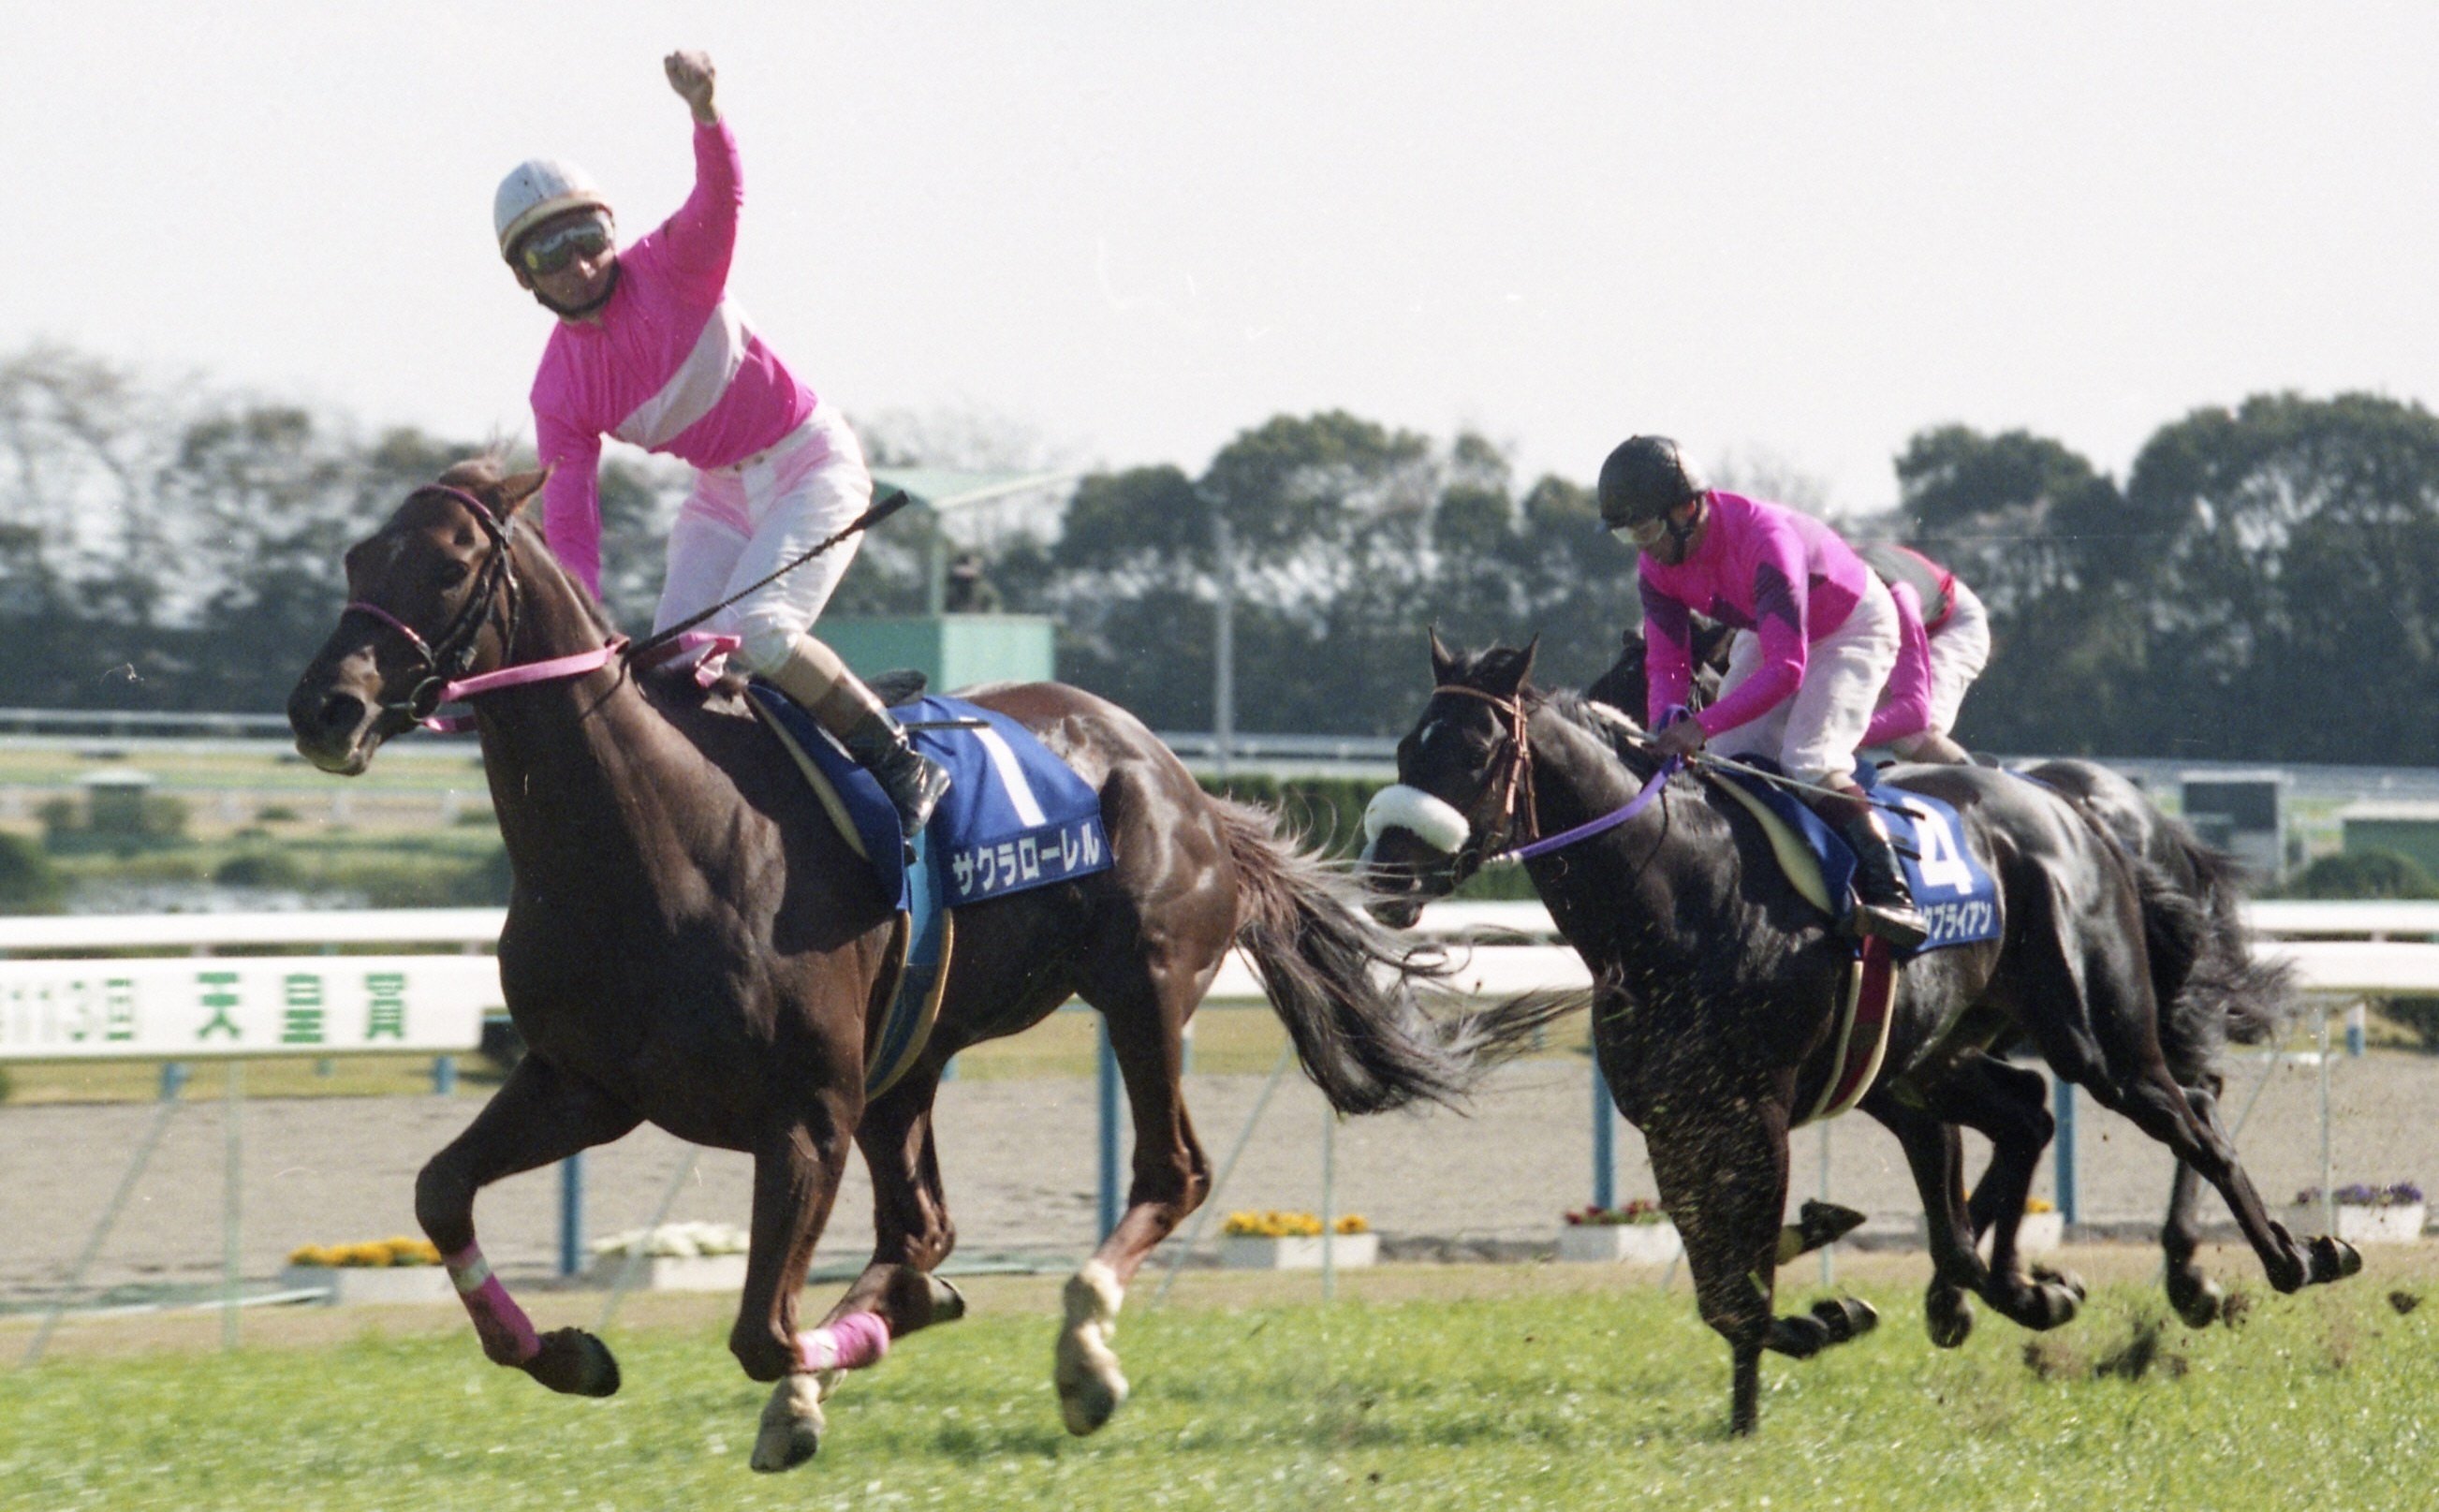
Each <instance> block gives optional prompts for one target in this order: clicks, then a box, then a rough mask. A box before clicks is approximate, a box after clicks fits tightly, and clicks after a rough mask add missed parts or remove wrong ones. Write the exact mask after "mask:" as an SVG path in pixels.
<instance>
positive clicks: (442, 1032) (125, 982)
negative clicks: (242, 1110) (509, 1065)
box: [0, 955, 501, 1060]
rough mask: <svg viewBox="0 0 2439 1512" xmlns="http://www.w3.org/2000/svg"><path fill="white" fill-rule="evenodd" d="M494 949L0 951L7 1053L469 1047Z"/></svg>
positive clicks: (488, 993) (224, 1053) (492, 997)
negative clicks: (132, 954)
mask: <svg viewBox="0 0 2439 1512" xmlns="http://www.w3.org/2000/svg"><path fill="white" fill-rule="evenodd" d="M500 1002H501V994H500V969H499V963H498V962H497V961H496V960H494V959H493V958H492V957H490V956H488V955H302V956H284V957H275V956H246V957H239V958H231V957H226V956H204V957H198V956H189V957H185V958H182V959H177V960H131V961H0V1060H87V1059H104V1058H106V1059H121V1058H126V1059H151V1060H159V1059H176V1060H191V1059H199V1058H208V1057H228V1056H245V1057H258V1056H279V1055H303V1056H329V1055H364V1054H367V1053H375V1052H384V1051H405V1052H414V1051H421V1052H424V1053H426V1054H429V1053H432V1052H436V1051H442V1052H445V1051H454V1050H471V1049H472V1048H473V1047H474V1046H475V1045H476V1044H477V1043H478V1042H480V1041H481V1039H482V1029H483V1012H484V1010H485V1009H486V1008H490V1007H492V1006H495V1005H498V1004H499V1003H500Z"/></svg>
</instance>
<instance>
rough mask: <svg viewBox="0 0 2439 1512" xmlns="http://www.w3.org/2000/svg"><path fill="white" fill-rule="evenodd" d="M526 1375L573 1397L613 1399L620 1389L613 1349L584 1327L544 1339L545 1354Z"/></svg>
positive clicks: (553, 1332) (530, 1362) (527, 1366)
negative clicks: (608, 1397)
mask: <svg viewBox="0 0 2439 1512" xmlns="http://www.w3.org/2000/svg"><path fill="white" fill-rule="evenodd" d="M525 1374H526V1375H528V1376H531V1377H532V1378H533V1379H536V1380H538V1381H541V1382H542V1383H543V1385H545V1386H547V1387H549V1388H550V1389H551V1390H553V1391H555V1392H560V1393H562V1394H563V1395H566V1396H614V1395H616V1393H617V1390H618V1360H617V1357H616V1356H614V1355H613V1354H611V1353H610V1346H609V1345H607V1344H605V1343H602V1342H601V1341H600V1340H598V1339H596V1338H594V1337H593V1336H592V1335H591V1334H589V1333H586V1332H585V1331H584V1330H583V1329H581V1328H554V1329H552V1330H551V1331H550V1332H548V1333H546V1334H543V1336H542V1351H541V1352H540V1353H539V1354H537V1355H535V1356H534V1357H533V1358H532V1359H531V1360H528V1361H525Z"/></svg>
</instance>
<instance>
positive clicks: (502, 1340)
mask: <svg viewBox="0 0 2439 1512" xmlns="http://www.w3.org/2000/svg"><path fill="white" fill-rule="evenodd" d="M440 1263H441V1264H442V1265H444V1266H446V1267H447V1268H448V1271H449V1279H450V1280H451V1281H453V1282H454V1283H455V1284H456V1287H457V1300H458V1301H460V1302H462V1303H464V1304H466V1311H467V1314H468V1315H469V1316H470V1317H472V1319H473V1320H474V1332H475V1334H476V1335H477V1336H479V1337H480V1338H481V1339H482V1341H483V1353H484V1354H485V1355H487V1356H489V1357H490V1359H491V1360H492V1361H495V1362H496V1363H499V1364H503V1365H522V1364H524V1363H525V1361H528V1360H531V1359H532V1358H533V1357H534V1356H536V1355H538V1354H541V1353H542V1340H541V1338H540V1337H539V1336H537V1335H536V1334H535V1333H534V1325H533V1320H532V1319H531V1318H528V1317H526V1316H525V1308H523V1307H518V1306H517V1304H516V1299H515V1298H513V1297H511V1296H509V1295H508V1289H507V1287H504V1286H502V1285H501V1284H500V1278H499V1277H498V1276H495V1275H493V1274H492V1273H491V1267H490V1262H489V1261H487V1260H485V1259H484V1258H483V1249H482V1246H480V1245H477V1244H470V1245H468V1246H466V1247H465V1248H464V1249H462V1250H460V1251H458V1252H457V1253H456V1254H450V1255H443V1256H442V1257H441V1262H440Z"/></svg>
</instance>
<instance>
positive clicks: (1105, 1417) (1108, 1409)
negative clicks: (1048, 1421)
mask: <svg viewBox="0 0 2439 1512" xmlns="http://www.w3.org/2000/svg"><path fill="white" fill-rule="evenodd" d="M1126 1399H1127V1378H1126V1377H1125V1376H1123V1375H1121V1374H1120V1373H1119V1372H1118V1371H1117V1369H1116V1368H1115V1367H1114V1365H1113V1368H1112V1369H1111V1370H1110V1371H1109V1372H1108V1373H1107V1374H1106V1375H1104V1374H1099V1373H1095V1372H1083V1373H1079V1374H1078V1375H1077V1376H1076V1377H1075V1378H1074V1379H1069V1378H1068V1377H1067V1376H1066V1375H1065V1374H1064V1373H1061V1375H1060V1376H1059V1420H1060V1421H1061V1422H1063V1423H1065V1424H1066V1425H1067V1432H1071V1433H1073V1434H1075V1435H1076V1436H1077V1438H1082V1437H1084V1436H1086V1435H1087V1434H1091V1433H1096V1432H1100V1430H1101V1429H1102V1427H1103V1426H1104V1425H1105V1424H1107V1423H1108V1422H1109V1420H1110V1419H1111V1418H1112V1417H1113V1416H1114V1415H1115V1414H1116V1413H1117V1410H1118V1408H1119V1406H1120V1405H1121V1404H1123V1403H1124V1402H1125V1401H1126Z"/></svg>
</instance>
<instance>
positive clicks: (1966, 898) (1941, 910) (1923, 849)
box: [1715, 756, 2001, 954]
mask: <svg viewBox="0 0 2439 1512" xmlns="http://www.w3.org/2000/svg"><path fill="white" fill-rule="evenodd" d="M1737 759H1738V760H1740V761H1743V762H1744V763H1745V764H1746V765H1748V766H1770V765H1771V762H1770V761H1768V760H1767V759H1765V758H1761V757H1756V756H1739V757H1738V758H1737ZM1715 770H1716V769H1715ZM1718 775H1720V776H1723V777H1725V778H1727V779H1728V780H1729V781H1731V782H1734V783H1736V785H1737V786H1739V787H1741V788H1743V789H1744V790H1745V791H1746V792H1750V793H1752V794H1753V795H1754V797H1756V798H1759V799H1760V800H1761V801H1762V802H1763V803H1764V804H1766V805H1767V806H1768V807H1769V808H1770V809H1771V811H1772V812H1774V813H1776V814H1777V815H1778V816H1779V817H1780V818H1782V819H1784V820H1786V821H1787V823H1788V825H1789V827H1790V828H1792V829H1793V830H1794V831H1795V832H1796V833H1797V834H1799V835H1801V836H1803V837H1804V843H1805V844H1806V845H1807V846H1809V847H1810V848H1811V850H1812V853H1813V855H1814V856H1815V857H1817V858H1818V859H1819V861H1820V863H1821V880H1822V881H1824V882H1825V883H1826V884H1827V886H1828V889H1829V896H1830V897H1831V898H1834V899H1837V900H1839V901H1840V903H1841V904H1842V905H1843V906H1844V907H1845V908H1846V909H1847V911H1849V912H1851V911H1852V907H1853V900H1854V887H1853V884H1854V881H1855V852H1854V848H1853V847H1852V846H1850V845H1847V844H1846V842H1845V841H1844V840H1843V839H1841V838H1840V837H1839V835H1838V833H1837V831H1836V830H1833V829H1831V828H1830V827H1829V826H1828V824H1827V823H1826V822H1825V821H1824V820H1823V819H1822V817H1821V816H1820V815H1819V814H1817V813H1814V812H1813V811H1812V806H1811V805H1810V804H1808V803H1806V802H1805V801H1804V800H1803V799H1801V798H1799V797H1797V796H1796V795H1795V794H1793V793H1791V792H1788V791H1787V790H1786V789H1784V788H1781V787H1779V786H1778V785H1777V784H1775V783H1771V782H1765V781H1763V780H1762V779H1760V778H1759V777H1749V776H1746V775H1744V774H1741V773H1736V772H1720V773H1718ZM1855 780H1856V781H1857V782H1860V783H1861V784H1862V785H1863V787H1865V788H1866V789H1868V790H1871V791H1872V792H1873V793H1874V795H1875V796H1876V797H1878V798H1879V799H1881V800H1882V807H1881V809H1880V814H1881V817H1882V818H1883V819H1884V820H1885V821H1886V822H1887V824H1888V827H1889V834H1890V838H1891V839H1892V840H1894V841H1895V842H1896V852H1897V863H1898V864H1899V865H1901V866H1903V867H1904V868H1905V874H1906V885H1907V886H1909V887H1911V888H1912V889H1914V905H1915V906H1916V907H1918V908H1920V909H1921V910H1922V917H1923V922H1924V923H1926V924H1928V925H1929V926H1930V927H1931V937H1930V938H1929V939H1928V940H1926V941H1924V942H1923V945H1922V947H1921V949H1922V950H1923V951H1937V950H1944V949H1946V948H1948V947H1949V946H1951V945H1972V944H1976V943H1978V942H1980V941H1983V940H1987V939H1996V938H1997V937H1998V935H1999V932H2000V925H2001V920H2000V917H1999V884H1998V883H1997V882H1996V881H1993V880H1992V879H1991V876H1990V872H1989V869H1988V868H1987V867H1985V866H1984V865H1983V864H1982V862H1981V859H1980V858H1979V857H1977V856H1975V855H1974V854H1973V851H1972V848H1971V847H1970V846H1968V845H1966V844H1965V839H1964V837H1965V826H1964V824H1963V822H1962V821H1960V820H1959V819H1958V818H1957V816H1956V810H1955V809H1953V808H1950V807H1949V805H1947V804H1945V803H1942V802H1941V801H1940V800H1938V799H1937V798H1933V797H1930V796H1928V795H1926V794H1923V793H1919V792H1914V790H1913V789H1911V788H1898V787H1894V786H1892V787H1882V786H1881V785H1880V774H1879V769H1878V767H1875V766H1873V765H1872V764H1871V763H1870V762H1868V761H1862V762H1858V763H1856V767H1855ZM1841 918H1842V921H1843V915H1842V916H1841ZM1914 953H1917V954H1919V953H1920V952H1914Z"/></svg>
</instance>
